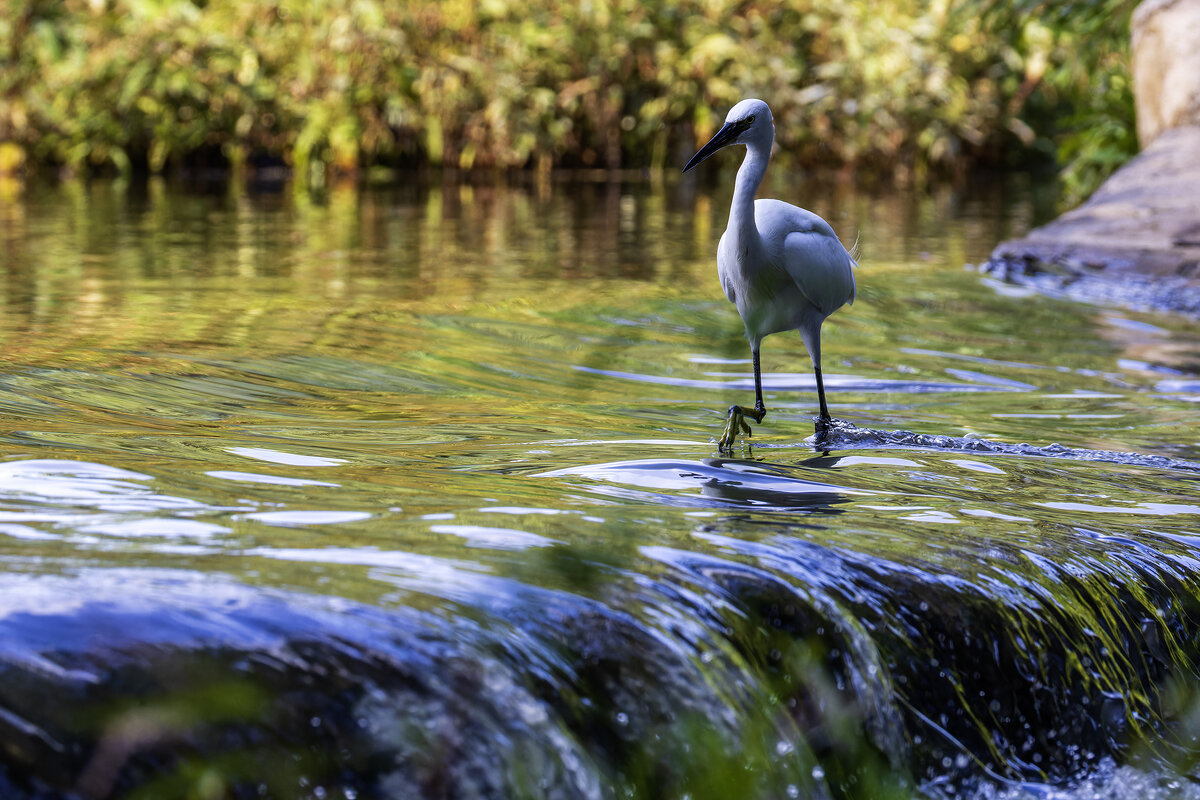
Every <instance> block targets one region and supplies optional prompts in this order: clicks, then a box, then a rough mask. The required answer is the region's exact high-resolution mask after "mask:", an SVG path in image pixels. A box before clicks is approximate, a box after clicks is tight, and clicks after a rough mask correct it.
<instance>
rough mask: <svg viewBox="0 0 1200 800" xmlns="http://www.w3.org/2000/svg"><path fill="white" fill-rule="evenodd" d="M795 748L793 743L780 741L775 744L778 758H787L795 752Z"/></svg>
mask: <svg viewBox="0 0 1200 800" xmlns="http://www.w3.org/2000/svg"><path fill="white" fill-rule="evenodd" d="M795 749H796V748H795V746H793V745H792V743H791V742H787V741H784V740H783V739H780V740H779V741H778V742H776V743H775V754H776V755H778V756H786V755H789V754H790V753H792V752H794V751H795Z"/></svg>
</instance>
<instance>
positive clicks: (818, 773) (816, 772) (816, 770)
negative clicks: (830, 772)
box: [812, 764, 825, 781]
mask: <svg viewBox="0 0 1200 800" xmlns="http://www.w3.org/2000/svg"><path fill="white" fill-rule="evenodd" d="M812 776H813V780H816V781H823V780H825V769H824V768H823V767H822V766H821V765H820V764H817V765H816V766H815V767H813V768H812Z"/></svg>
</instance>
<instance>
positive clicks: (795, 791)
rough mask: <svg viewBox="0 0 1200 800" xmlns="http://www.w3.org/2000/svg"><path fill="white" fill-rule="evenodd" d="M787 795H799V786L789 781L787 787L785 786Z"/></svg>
mask: <svg viewBox="0 0 1200 800" xmlns="http://www.w3.org/2000/svg"><path fill="white" fill-rule="evenodd" d="M787 796H788V797H799V796H800V787H799V786H797V785H796V784H794V783H789V784H788V787H787Z"/></svg>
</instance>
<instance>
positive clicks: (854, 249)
mask: <svg viewBox="0 0 1200 800" xmlns="http://www.w3.org/2000/svg"><path fill="white" fill-rule="evenodd" d="M861 241H862V231H859V232H858V233H857V234H856V235H855V237H854V244H853V245H851V246H850V249H849V250H847V251H846V252H847V253H849V254H850V260H851V261H853V262H854V265H855V266H858V245H859V242H861Z"/></svg>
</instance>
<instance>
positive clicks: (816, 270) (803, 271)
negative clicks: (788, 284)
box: [783, 230, 855, 316]
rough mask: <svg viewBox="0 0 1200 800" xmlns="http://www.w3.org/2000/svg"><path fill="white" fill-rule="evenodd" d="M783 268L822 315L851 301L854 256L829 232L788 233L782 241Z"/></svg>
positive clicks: (852, 296)
mask: <svg viewBox="0 0 1200 800" xmlns="http://www.w3.org/2000/svg"><path fill="white" fill-rule="evenodd" d="M783 267H784V269H786V270H787V272H788V274H789V275H790V276H791V277H792V280H793V281H795V282H796V286H797V287H799V289H800V291H801V292H802V293H803V294H804V296H805V297H806V298H808V301H809V302H810V303H812V304H813V305H814V306H816V307H817V308H818V309H819V310H820V311H821V313H822V314H825V315H826V316H828V315H829V314H832V313H833V312H834V311H835V310H837V309H838V308H841V307H842V306H843V305H844V304H846V303H853V302H854V295H855V285H854V259H852V258H851V257H850V254H849V253H847V252H846V248H845V247H843V246H842V243H841V242H840V241H839V240H838V238H837V236H835V235H833V232H832V231H829V232H825V231H820V230H812V231H796V232H793V233H789V234H788V235H787V238H786V239H785V240H784V244H783Z"/></svg>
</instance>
